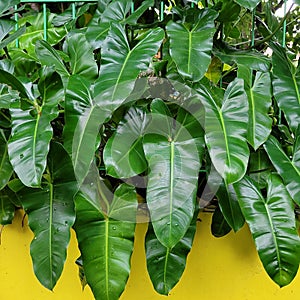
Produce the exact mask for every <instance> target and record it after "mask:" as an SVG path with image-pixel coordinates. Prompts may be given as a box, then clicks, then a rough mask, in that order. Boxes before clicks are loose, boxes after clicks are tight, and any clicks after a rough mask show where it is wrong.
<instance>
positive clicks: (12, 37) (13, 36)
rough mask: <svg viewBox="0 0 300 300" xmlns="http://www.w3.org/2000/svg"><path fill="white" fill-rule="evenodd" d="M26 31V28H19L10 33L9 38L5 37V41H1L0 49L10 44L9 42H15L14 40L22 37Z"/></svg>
mask: <svg viewBox="0 0 300 300" xmlns="http://www.w3.org/2000/svg"><path fill="white" fill-rule="evenodd" d="M25 31H26V27H25V26H22V27H21V28H19V29H18V30H17V31H15V32H14V33H12V34H11V35H9V37H7V38H6V39H4V40H3V41H1V43H0V49H3V48H4V47H6V46H7V45H8V44H10V43H11V42H13V41H15V40H16V39H18V38H19V37H20V36H22V35H23V34H24V33H25Z"/></svg>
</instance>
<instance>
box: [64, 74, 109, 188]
mask: <svg viewBox="0 0 300 300" xmlns="http://www.w3.org/2000/svg"><path fill="white" fill-rule="evenodd" d="M93 88H94V87H93V85H92V84H91V83H90V82H89V81H88V80H87V79H85V78H84V77H82V76H78V75H72V76H71V77H70V79H69V82H68V86H67V91H66V99H65V127H64V145H65V147H66V149H67V151H68V152H69V154H70V155H71V157H72V161H73V165H74V170H75V174H76V177H77V179H78V181H79V183H82V181H83V180H84V178H85V176H86V175H87V172H88V169H89V166H90V164H91V162H92V160H93V158H94V154H95V151H96V143H97V135H98V131H99V127H100V125H102V124H103V123H104V122H105V120H106V119H107V118H108V117H109V115H110V110H109V109H108V108H106V107H105V106H104V105H103V106H98V105H97V99H96V98H95V97H94V92H93Z"/></svg>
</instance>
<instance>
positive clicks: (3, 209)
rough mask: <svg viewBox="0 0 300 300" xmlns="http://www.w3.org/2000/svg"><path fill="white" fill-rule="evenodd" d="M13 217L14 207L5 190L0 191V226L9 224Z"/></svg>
mask: <svg viewBox="0 0 300 300" xmlns="http://www.w3.org/2000/svg"><path fill="white" fill-rule="evenodd" d="M14 216H15V206H14V204H13V203H12V202H11V201H10V197H9V193H7V191H6V189H3V190H1V191H0V224H1V225H7V224H11V223H12V221H13V218H14Z"/></svg>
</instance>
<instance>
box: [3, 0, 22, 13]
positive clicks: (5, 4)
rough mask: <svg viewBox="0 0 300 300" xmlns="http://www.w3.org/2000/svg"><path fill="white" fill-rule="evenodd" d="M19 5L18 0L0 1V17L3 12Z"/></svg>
mask: <svg viewBox="0 0 300 300" xmlns="http://www.w3.org/2000/svg"><path fill="white" fill-rule="evenodd" d="M19 3H20V0H9V1H1V2H0V15H1V14H3V13H4V12H5V11H7V10H8V9H10V8H11V7H13V6H14V5H17V4H19Z"/></svg>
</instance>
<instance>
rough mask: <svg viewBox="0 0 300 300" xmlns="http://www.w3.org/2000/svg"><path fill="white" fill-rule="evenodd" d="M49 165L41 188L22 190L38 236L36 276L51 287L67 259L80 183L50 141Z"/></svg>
mask: <svg viewBox="0 0 300 300" xmlns="http://www.w3.org/2000/svg"><path fill="white" fill-rule="evenodd" d="M47 165H48V168H47V176H46V177H45V178H47V179H46V180H45V181H43V184H42V187H41V188H38V189H32V188H24V189H22V191H21V202H22V205H23V208H24V209H25V211H26V213H27V214H28V223H29V226H30V228H31V230H32V231H33V233H34V236H35V237H34V239H33V240H32V242H31V245H30V254H31V257H32V261H33V267H34V272H35V275H36V276H37V278H38V280H39V281H40V282H41V284H42V285H44V286H45V287H46V288H48V289H50V290H52V289H53V288H54V286H55V284H56V282H57V280H58V279H59V277H60V275H61V272H62V270H63V266H64V262H65V260H66V255H67V247H68V244H69V241H70V229H71V227H72V225H73V224H74V221H75V211H74V202H73V197H74V195H75V193H76V192H77V182H76V178H75V176H74V171H73V167H72V162H71V160H70V158H69V156H68V154H67V153H66V151H65V150H64V148H63V147H62V146H61V145H60V144H58V143H52V144H51V149H50V152H49V155H48V164H47Z"/></svg>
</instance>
